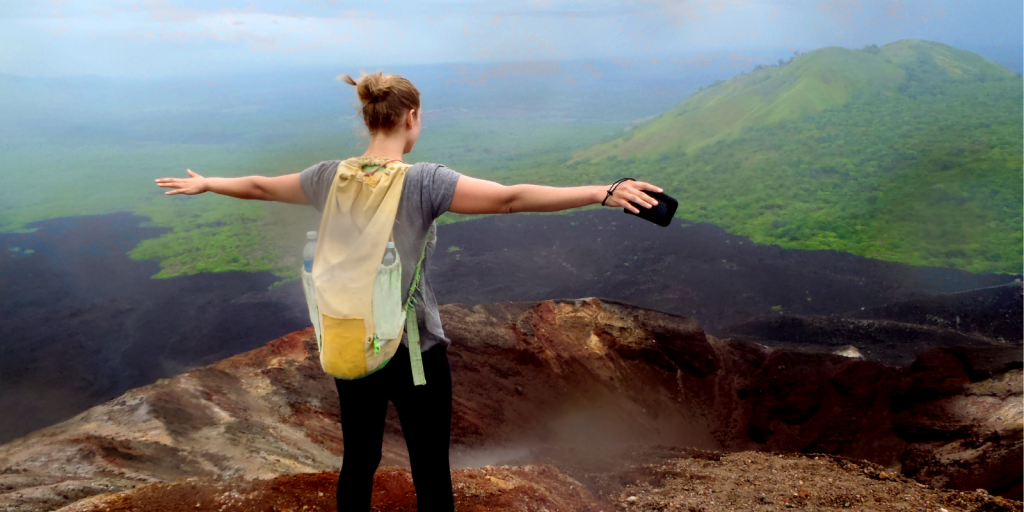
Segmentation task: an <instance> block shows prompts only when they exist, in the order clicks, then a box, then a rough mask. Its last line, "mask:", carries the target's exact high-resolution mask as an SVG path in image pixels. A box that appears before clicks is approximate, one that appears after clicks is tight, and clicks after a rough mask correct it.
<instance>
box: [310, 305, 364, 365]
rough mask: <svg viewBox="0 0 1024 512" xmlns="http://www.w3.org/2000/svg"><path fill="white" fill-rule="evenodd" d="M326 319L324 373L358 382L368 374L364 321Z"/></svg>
mask: <svg viewBox="0 0 1024 512" xmlns="http://www.w3.org/2000/svg"><path fill="white" fill-rule="evenodd" d="M321 315H322V317H323V332H322V334H323V347H322V352H320V363H321V365H323V367H324V371H326V372H327V373H329V374H331V375H334V376H335V377H340V378H343V379H354V378H356V377H360V376H362V375H363V374H365V373H366V372H367V367H366V345H367V342H368V338H367V336H366V326H365V323H364V322H363V319H362V318H334V317H333V316H330V315H324V314H323V313H322V312H321Z"/></svg>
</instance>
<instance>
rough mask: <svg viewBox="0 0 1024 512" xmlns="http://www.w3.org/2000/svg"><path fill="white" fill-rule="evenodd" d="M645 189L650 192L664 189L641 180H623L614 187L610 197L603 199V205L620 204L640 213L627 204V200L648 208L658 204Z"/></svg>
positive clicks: (614, 205) (615, 205) (612, 205)
mask: <svg viewBox="0 0 1024 512" xmlns="http://www.w3.org/2000/svg"><path fill="white" fill-rule="evenodd" d="M645 190H646V191H650V192H664V190H662V189H660V188H658V187H655V186H654V185H651V184H650V183H645V182H643V181H632V180H630V181H623V182H622V183H619V186H617V187H615V192H613V193H612V195H611V197H609V198H608V200H607V201H605V203H604V205H605V206H611V207H617V206H622V207H624V208H626V209H627V210H629V211H631V212H633V213H640V210H638V209H637V208H636V207H635V206H633V205H631V204H629V201H632V202H634V203H636V204H638V205H640V206H643V207H644V208H650V207H652V206H655V205H657V204H658V201H655V200H654V198H652V197H651V196H649V195H647V194H646V193H645V192H644V191H645ZM605 195H607V192H605Z"/></svg>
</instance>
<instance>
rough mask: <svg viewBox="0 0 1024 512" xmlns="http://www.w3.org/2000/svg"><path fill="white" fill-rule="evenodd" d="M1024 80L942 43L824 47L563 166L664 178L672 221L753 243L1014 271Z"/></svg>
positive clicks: (720, 87)
mask: <svg viewBox="0 0 1024 512" xmlns="http://www.w3.org/2000/svg"><path fill="white" fill-rule="evenodd" d="M1021 91H1022V80H1021V77H1020V75H1017V74H1015V73H1013V72H1011V71H1009V70H1007V69H1005V68H1003V67H1001V66H999V65H997V64H994V63H992V62H990V61H987V60H985V59H983V58H981V57H979V56H977V55H974V54H971V53H968V52H964V51H960V50H956V49H954V48H950V47H948V46H945V45H942V44H939V43H932V42H924V41H909V40H907V41H900V42H896V43H892V44H889V45H886V46H884V47H881V48H878V47H874V46H871V47H867V48H865V49H863V50H846V49H842V48H825V49H821V50H817V51H814V52H811V53H808V54H805V55H801V56H798V57H795V58H794V59H792V60H791V61H790V62H788V63H782V65H778V66H772V67H769V68H762V69H758V70H755V71H753V72H751V73H749V74H747V75H744V76H741V77H737V78H735V79H733V80H730V81H729V82H725V83H720V84H715V85H713V86H711V87H709V88H707V89H704V90H703V91H701V92H699V93H697V94H696V95H694V96H693V97H691V98H690V99H688V100H687V101H686V102H684V103H683V104H682V105H680V106H678V107H676V108H675V109H673V110H671V111H669V112H668V113H666V114H665V115H663V116H661V117H659V118H657V119H655V120H653V121H651V122H650V123H649V124H647V125H645V126H643V127H640V128H638V129H636V130H634V131H633V132H632V133H630V134H628V135H626V136H625V137H623V138H620V139H618V140H615V141H612V142H609V143H606V144H601V145H598V146H595V147H594V148H591V149H589V150H587V151H583V152H580V153H577V154H576V156H575V158H574V159H573V160H572V161H571V162H569V163H568V164H566V166H565V170H566V171H567V172H568V173H569V174H571V175H573V176H574V177H575V178H576V179H580V178H583V177H586V178H589V179H592V180H598V181H601V180H604V181H607V180H609V179H613V178H616V177H620V176H634V177H636V178H638V179H644V180H648V181H652V182H656V183H658V184H659V185H661V186H663V187H664V188H665V189H666V191H667V192H669V193H670V194H672V195H674V196H675V197H677V198H678V199H679V202H680V208H679V213H678V214H677V215H678V216H680V217H682V218H685V219H688V220H694V221H702V222H712V223H715V224H718V225H721V226H723V227H724V228H726V229H728V230H730V231H732V232H735V233H737V234H741V235H746V236H750V237H752V238H753V239H754V240H755V241H757V242H760V243H767V244H779V245H782V246H784V247H790V248H804V249H834V250H840V251H849V252H852V253H855V254H859V255H864V256H870V257H875V258H881V259H887V260H897V261H903V262H907V263H912V264H920V265H938V266H949V267H956V268H961V269H965V270H971V271H977V272H1011V273H1018V272H1020V270H1021V246H1022V227H1021V226H1022V224H1021V223H1022V219H1021V204H1022V194H1021V183H1022V172H1021V169H1022V150H1024V148H1022V136H1024V133H1022V127H1021V120H1022V101H1024V98H1022V92H1021Z"/></svg>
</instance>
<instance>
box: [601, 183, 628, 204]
mask: <svg viewBox="0 0 1024 512" xmlns="http://www.w3.org/2000/svg"><path fill="white" fill-rule="evenodd" d="M624 181H636V180H634V179H633V178H622V179H620V180H618V181H616V182H615V183H612V186H611V187H609V188H608V195H606V196H604V201H601V206H604V203H606V202H608V198H609V197H611V196H612V194H614V193H615V189H617V188H619V185H621V184H622V182H624Z"/></svg>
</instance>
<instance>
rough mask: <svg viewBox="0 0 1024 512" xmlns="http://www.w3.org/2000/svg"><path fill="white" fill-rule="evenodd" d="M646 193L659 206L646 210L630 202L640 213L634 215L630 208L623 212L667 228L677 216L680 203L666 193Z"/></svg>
mask: <svg viewBox="0 0 1024 512" xmlns="http://www.w3.org/2000/svg"><path fill="white" fill-rule="evenodd" d="M645 193H646V194H647V195H649V196H651V198H653V199H654V200H655V201H657V202H658V204H656V205H654V206H652V207H650V208H645V207H643V206H641V205H638V204H636V203H634V202H633V201H630V202H629V204H631V205H633V207H634V208H636V209H637V210H640V213H633V212H631V211H629V209H628V208H623V209H622V211H624V212H626V213H628V214H630V215H636V216H637V217H640V218H641V219H644V220H649V221H651V222H653V223H655V224H657V225H659V226H661V227H665V226H668V225H669V224H671V223H672V217H673V216H675V214H676V208H678V207H679V201H676V200H675V198H673V197H672V196H670V195H668V194H666V193H664V192H650V191H645Z"/></svg>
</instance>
